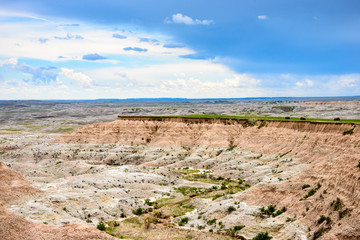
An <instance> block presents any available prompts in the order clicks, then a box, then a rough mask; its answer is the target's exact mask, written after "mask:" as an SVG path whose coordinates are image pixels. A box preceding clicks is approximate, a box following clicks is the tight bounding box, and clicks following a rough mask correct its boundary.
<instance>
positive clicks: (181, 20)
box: [164, 13, 214, 25]
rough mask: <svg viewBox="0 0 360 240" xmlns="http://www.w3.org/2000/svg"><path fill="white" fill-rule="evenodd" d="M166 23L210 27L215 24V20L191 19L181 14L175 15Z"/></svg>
mask: <svg viewBox="0 0 360 240" xmlns="http://www.w3.org/2000/svg"><path fill="white" fill-rule="evenodd" d="M164 22H165V23H178V24H186V25H209V24H212V23H214V21H213V20H199V19H192V18H191V17H189V16H186V15H183V14H181V13H177V14H173V15H172V16H171V18H166V19H165V21H164Z"/></svg>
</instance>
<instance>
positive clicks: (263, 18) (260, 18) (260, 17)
mask: <svg viewBox="0 0 360 240" xmlns="http://www.w3.org/2000/svg"><path fill="white" fill-rule="evenodd" d="M267 18H268V17H267V16H266V15H259V16H258V19H259V20H266V19H267Z"/></svg>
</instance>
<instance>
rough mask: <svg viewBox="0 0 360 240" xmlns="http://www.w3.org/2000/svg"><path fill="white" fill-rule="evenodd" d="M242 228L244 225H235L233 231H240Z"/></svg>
mask: <svg viewBox="0 0 360 240" xmlns="http://www.w3.org/2000/svg"><path fill="white" fill-rule="evenodd" d="M244 227H245V225H236V226H234V231H240V230H241V229H243V228H244Z"/></svg>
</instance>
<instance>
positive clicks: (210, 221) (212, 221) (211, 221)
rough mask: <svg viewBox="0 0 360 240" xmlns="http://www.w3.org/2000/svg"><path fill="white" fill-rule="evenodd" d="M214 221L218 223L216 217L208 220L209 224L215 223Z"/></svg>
mask: <svg viewBox="0 0 360 240" xmlns="http://www.w3.org/2000/svg"><path fill="white" fill-rule="evenodd" d="M214 223H216V218H214V219H211V220H209V221H207V224H208V225H213V224H214Z"/></svg>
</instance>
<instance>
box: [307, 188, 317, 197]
mask: <svg viewBox="0 0 360 240" xmlns="http://www.w3.org/2000/svg"><path fill="white" fill-rule="evenodd" d="M316 192H317V190H316V189H314V188H312V189H310V190H309V191H308V193H307V194H306V195H305V196H304V198H305V199H306V198H308V197H311V196H312V195H314V194H315V193H316Z"/></svg>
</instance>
